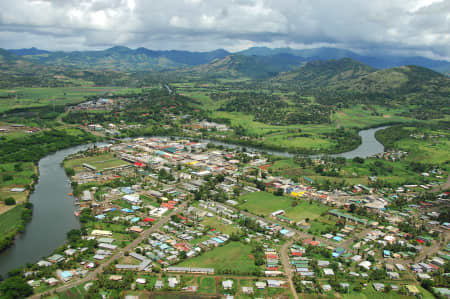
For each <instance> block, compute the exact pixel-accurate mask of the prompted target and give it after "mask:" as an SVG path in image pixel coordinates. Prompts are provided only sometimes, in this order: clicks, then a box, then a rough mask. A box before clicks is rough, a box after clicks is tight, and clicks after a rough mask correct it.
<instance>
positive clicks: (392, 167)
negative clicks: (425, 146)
mask: <svg viewBox="0 0 450 299" xmlns="http://www.w3.org/2000/svg"><path fill="white" fill-rule="evenodd" d="M449 146H450V144H449ZM444 156H445V154H444V153H442V157H444ZM447 156H448V154H447ZM375 163H382V164H381V165H383V167H382V168H381V167H379V166H377V165H375ZM335 167H338V168H339V171H338V173H339V175H338V176H325V175H321V174H318V173H317V171H316V169H315V168H316V165H305V166H300V165H298V164H297V163H295V161H294V159H292V158H291V159H283V160H278V161H276V162H275V163H274V164H273V165H272V166H271V167H270V169H271V170H272V171H273V173H274V174H276V175H282V176H285V177H290V178H292V179H294V180H299V179H300V180H302V178H303V177H304V176H306V177H309V178H311V179H312V180H313V181H314V182H323V181H325V180H329V181H330V182H337V183H340V182H343V181H345V182H346V183H348V184H351V185H354V184H365V185H366V184H368V183H369V177H370V176H377V177H378V178H379V179H381V180H383V181H387V182H390V183H393V184H402V183H404V182H418V181H421V180H422V177H421V175H420V173H417V172H414V171H413V170H412V169H411V167H410V163H409V161H408V160H407V161H397V162H391V161H384V160H379V159H374V158H372V159H366V160H365V161H364V163H357V162H355V161H353V160H347V161H346V162H345V165H336V166H335ZM383 169H384V170H383Z"/></svg>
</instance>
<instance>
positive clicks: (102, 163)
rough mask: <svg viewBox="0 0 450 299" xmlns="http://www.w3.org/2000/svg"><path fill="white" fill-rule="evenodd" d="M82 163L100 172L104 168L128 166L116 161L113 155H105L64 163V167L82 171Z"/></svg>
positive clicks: (126, 163) (118, 160) (119, 160)
mask: <svg viewBox="0 0 450 299" xmlns="http://www.w3.org/2000/svg"><path fill="white" fill-rule="evenodd" d="M83 163H87V164H90V165H92V166H94V167H96V168H97V170H99V171H102V170H104V169H105V168H111V167H118V166H122V165H128V164H129V163H128V162H126V161H123V160H121V159H118V158H116V157H114V156H113V154H110V153H106V154H101V155H97V156H93V157H84V158H79V159H71V160H67V161H65V162H64V167H69V168H73V169H74V170H75V171H76V172H78V171H82V170H83Z"/></svg>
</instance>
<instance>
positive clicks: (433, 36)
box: [0, 0, 450, 58]
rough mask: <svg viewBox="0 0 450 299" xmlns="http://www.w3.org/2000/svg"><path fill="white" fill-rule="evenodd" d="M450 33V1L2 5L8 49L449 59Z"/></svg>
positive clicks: (78, 0)
mask: <svg viewBox="0 0 450 299" xmlns="http://www.w3.org/2000/svg"><path fill="white" fill-rule="evenodd" d="M449 28H450V1H448V0H376V1H360V0H346V1H345V2H344V1H335V0H321V1H310V0H207V1H205V0H165V1H148V0H14V1H0V45H1V46H2V47H6V48H16V47H31V46H37V47H42V48H49V49H66V48H67V46H68V43H67V41H68V40H71V41H74V43H69V44H70V45H71V46H73V48H74V49H88V48H97V47H100V45H102V46H104V47H106V46H111V45H114V44H123V45H127V46H131V47H139V46H145V47H149V48H153V49H170V48H178V49H190V50H211V49H215V48H220V47H224V48H226V49H229V50H232V49H240V48H241V47H246V46H257V45H266V46H278V45H286V46H288V45H291V46H297V47H311V46H315V45H339V46H340V47H344V48H348V49H356V50H359V51H362V52H364V51H366V52H367V51H369V52H370V51H371V49H376V50H377V51H379V50H380V49H385V50H386V51H399V50H401V51H405V52H411V51H413V52H414V51H415V52H417V53H428V54H427V55H428V56H433V55H434V56H440V57H447V58H448V57H450V30H449ZM25 37H26V38H25ZM75 41H76V42H75ZM77 42H78V44H77Z"/></svg>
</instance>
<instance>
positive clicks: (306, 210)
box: [239, 192, 329, 221]
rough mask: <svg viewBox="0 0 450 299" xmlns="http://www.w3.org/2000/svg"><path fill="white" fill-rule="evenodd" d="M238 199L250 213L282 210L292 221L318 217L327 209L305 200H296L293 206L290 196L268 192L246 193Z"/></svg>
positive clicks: (267, 214)
mask: <svg viewBox="0 0 450 299" xmlns="http://www.w3.org/2000/svg"><path fill="white" fill-rule="evenodd" d="M239 201H240V202H241V204H240V205H239V207H240V208H241V209H244V210H245V209H246V210H248V211H249V212H250V213H254V214H256V215H263V216H265V217H267V216H270V213H272V212H275V211H277V210H284V211H285V215H284V216H286V217H288V218H290V219H292V220H294V221H300V220H302V219H305V218H309V219H311V220H312V219H316V218H319V217H320V215H321V214H322V213H324V212H326V211H327V210H328V209H329V208H328V207H326V206H324V205H321V204H317V203H315V202H314V203H310V202H309V201H306V200H300V201H298V204H297V206H295V207H293V206H292V202H293V201H294V200H293V199H292V198H289V197H286V196H275V195H273V194H272V193H268V192H254V193H248V194H245V195H243V196H241V197H240V198H239Z"/></svg>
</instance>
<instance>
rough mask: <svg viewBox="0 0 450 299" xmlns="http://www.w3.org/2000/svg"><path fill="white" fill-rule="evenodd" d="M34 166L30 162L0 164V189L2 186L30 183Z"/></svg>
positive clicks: (34, 169)
mask: <svg viewBox="0 0 450 299" xmlns="http://www.w3.org/2000/svg"><path fill="white" fill-rule="evenodd" d="M35 171H36V167H35V166H34V164H33V163H31V162H17V163H3V164H0V189H1V188H3V187H6V186H8V187H18V186H21V187H22V186H26V185H29V184H30V183H31V177H32V176H33V175H34V174H35Z"/></svg>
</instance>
